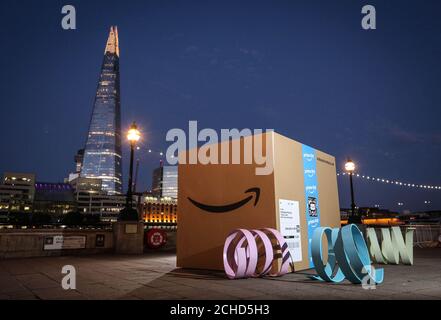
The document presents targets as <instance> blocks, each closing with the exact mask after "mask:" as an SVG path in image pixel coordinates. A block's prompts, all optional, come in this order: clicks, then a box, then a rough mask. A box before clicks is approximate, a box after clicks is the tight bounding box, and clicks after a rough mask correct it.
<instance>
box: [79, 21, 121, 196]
mask: <svg viewBox="0 0 441 320" xmlns="http://www.w3.org/2000/svg"><path fill="white" fill-rule="evenodd" d="M81 176H82V177H85V178H97V179H101V180H102V187H103V190H104V191H106V192H108V193H109V194H121V193H122V157H121V105H120V75H119V39H118V29H117V28H116V27H112V28H111V29H110V35H109V39H108V41H107V45H106V50H105V53H104V61H103V64H102V68H101V74H100V78H99V82H98V88H97V92H96V97H95V103H94V107H93V113H92V118H91V121H90V127H89V134H88V137H87V142H86V147H85V152H84V160H83V166H82V170H81Z"/></svg>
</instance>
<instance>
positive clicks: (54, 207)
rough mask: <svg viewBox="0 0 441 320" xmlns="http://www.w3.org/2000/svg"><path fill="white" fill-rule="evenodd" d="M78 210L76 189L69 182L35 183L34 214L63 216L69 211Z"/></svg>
mask: <svg viewBox="0 0 441 320" xmlns="http://www.w3.org/2000/svg"><path fill="white" fill-rule="evenodd" d="M75 211H77V203H76V201H75V197H74V190H73V188H72V186H71V185H70V184H67V183H45V182H37V183H36V184H35V197H34V210H33V213H34V214H39V213H40V214H42V213H44V214H50V215H52V216H54V217H61V216H63V215H65V214H67V213H69V212H75Z"/></svg>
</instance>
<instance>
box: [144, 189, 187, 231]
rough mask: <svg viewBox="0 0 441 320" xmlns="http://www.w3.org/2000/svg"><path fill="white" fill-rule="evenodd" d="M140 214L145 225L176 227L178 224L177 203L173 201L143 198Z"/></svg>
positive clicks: (151, 197) (169, 199)
mask: <svg viewBox="0 0 441 320" xmlns="http://www.w3.org/2000/svg"><path fill="white" fill-rule="evenodd" d="M141 212H142V216H143V219H144V222H146V223H147V224H151V225H157V226H176V224H177V223H178V202H177V200H175V199H171V198H158V197H153V196H150V195H147V196H143V201H142V203H141Z"/></svg>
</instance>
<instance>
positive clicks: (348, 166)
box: [345, 159, 361, 224]
mask: <svg viewBox="0 0 441 320" xmlns="http://www.w3.org/2000/svg"><path fill="white" fill-rule="evenodd" d="M345 170H346V172H347V173H348V175H349V183H350V186H351V217H349V221H348V222H349V223H358V224H361V218H360V217H359V216H358V215H356V214H355V208H356V206H355V200H354V184H353V181H352V176H353V175H354V171H355V163H354V162H353V161H352V160H351V159H348V160H347V161H346V163H345Z"/></svg>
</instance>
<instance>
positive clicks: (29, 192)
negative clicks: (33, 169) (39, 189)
mask: <svg viewBox="0 0 441 320" xmlns="http://www.w3.org/2000/svg"><path fill="white" fill-rule="evenodd" d="M34 196H35V174H32V173H16V172H5V173H4V174H3V179H2V181H1V184H0V214H2V213H3V214H5V213H9V212H32V205H33V201H34Z"/></svg>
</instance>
